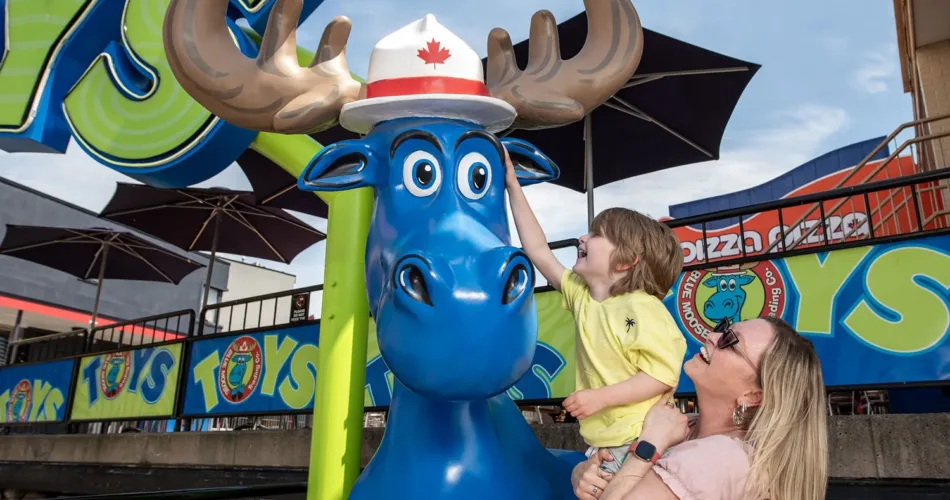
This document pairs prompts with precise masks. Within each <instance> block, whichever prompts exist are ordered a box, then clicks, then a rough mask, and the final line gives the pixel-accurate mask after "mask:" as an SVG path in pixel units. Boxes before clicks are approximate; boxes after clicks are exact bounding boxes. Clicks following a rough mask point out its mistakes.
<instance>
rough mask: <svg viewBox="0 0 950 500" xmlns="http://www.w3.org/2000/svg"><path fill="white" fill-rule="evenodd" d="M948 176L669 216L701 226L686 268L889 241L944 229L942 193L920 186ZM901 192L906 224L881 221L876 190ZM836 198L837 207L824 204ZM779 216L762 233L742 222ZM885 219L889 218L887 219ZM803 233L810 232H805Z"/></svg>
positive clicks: (937, 173)
mask: <svg viewBox="0 0 950 500" xmlns="http://www.w3.org/2000/svg"><path fill="white" fill-rule="evenodd" d="M947 179H950V169H941V170H933V171H929V172H923V173H919V174H912V175H907V176H903V177H899V178H896V179H888V180H883V181H877V182H871V183H866V184H859V185H855V186H848V187H843V188H838V189H833V190H830V191H824V192H820V193H814V194H809V195H804V196H798V197H794V198H785V199H781V200H776V201H771V202H767V203H760V204H756V205H750V206H746V207H740V208H735V209H730V210H722V211H719V212H713V213H709V214H704V215H699V216H695V217H686V218H682V219H673V220H669V221H667V222H666V224H667V225H669V226H670V227H672V228H679V227H691V228H693V229H694V230H697V231H701V233H702V237H701V239H699V240H697V241H696V242H683V243H684V245H685V246H686V247H689V248H690V251H691V252H694V254H693V255H689V252H687V254H688V255H687V256H686V259H687V264H686V266H685V269H687V270H689V269H698V268H704V267H709V266H710V265H715V266H727V265H734V264H742V263H746V262H754V261H760V260H768V259H776V258H780V257H790V256H793V255H799V254H806V253H814V252H819V251H826V250H831V249H834V248H848V247H853V246H864V245H871V244H875V243H886V242H889V241H898V240H902V239H908V238H916V237H920V236H922V235H925V234H942V233H945V232H948V230H950V225H948V224H947V221H946V220H945V218H944V217H940V216H939V215H940V214H941V213H945V211H946V206H945V202H944V201H943V199H942V198H933V199H930V198H923V197H921V192H922V191H924V190H926V189H928V188H931V187H933V186H934V185H937V184H940V183H943V182H946V181H947ZM894 191H898V192H903V193H905V195H902V197H901V199H900V200H899V203H900V207H902V208H898V209H897V210H898V216H900V218H901V219H906V221H902V222H904V223H903V224H892V223H883V224H882V220H883V219H884V216H882V215H881V214H880V212H876V213H874V212H871V210H868V208H869V207H873V206H874V205H873V204H872V203H871V202H870V200H871V198H872V197H874V196H879V195H881V194H884V195H887V194H890V193H893V192H894ZM841 200H845V201H846V202H849V203H850V204H851V205H852V206H853V207H854V210H853V211H843V210H840V208H841V207H842V204H841V203H839V202H840V201H841ZM830 203H834V204H835V207H836V208H835V210H826V209H825V208H824V207H825V206H826V205H827V204H830ZM809 206H815V207H817V208H818V210H819V212H820V217H819V218H817V219H800V220H802V222H800V223H799V224H797V225H792V226H787V225H785V224H784V222H783V221H784V220H789V219H790V217H787V212H788V211H791V210H793V209H798V210H801V209H802V208H803V207H809ZM759 215H764V216H771V215H775V216H777V217H776V218H777V220H778V225H777V226H776V227H775V228H773V229H772V230H771V231H769V234H768V235H766V236H763V235H762V234H760V233H758V232H755V231H746V228H745V227H744V226H745V225H746V224H749V223H750V220H751V219H752V218H753V217H754V216H759ZM731 219H737V220H738V223H737V224H733V225H732V226H730V227H728V228H726V229H717V230H715V232H714V234H712V235H710V234H709V233H710V231H712V230H711V229H710V226H716V225H715V224H714V223H716V222H720V221H728V220H731ZM885 222H886V221H885ZM803 234H808V235H809V237H807V238H803V237H802V235H803ZM690 245H692V246H690Z"/></svg>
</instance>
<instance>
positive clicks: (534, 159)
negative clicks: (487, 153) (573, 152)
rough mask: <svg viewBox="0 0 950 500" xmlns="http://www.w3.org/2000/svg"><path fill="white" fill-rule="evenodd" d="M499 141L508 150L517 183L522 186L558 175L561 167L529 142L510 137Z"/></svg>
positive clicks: (551, 178) (553, 178)
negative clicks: (516, 176)
mask: <svg viewBox="0 0 950 500" xmlns="http://www.w3.org/2000/svg"><path fill="white" fill-rule="evenodd" d="M501 143H502V144H503V145H504V146H505V149H507V150H508V156H509V157H510V158H511V164H512V165H513V166H514V167H515V173H516V174H517V175H518V183H519V184H521V185H522V186H530V185H531V184H538V183H541V182H548V181H553V180H555V179H557V178H558V177H560V175H561V169H559V168H558V166H557V165H555V164H554V162H553V161H551V159H550V158H548V157H547V156H545V155H544V153H542V152H541V151H540V150H538V148H536V147H535V146H534V145H532V144H531V143H528V142H525V141H522V140H520V139H515V138H512V137H504V138H502V139H501Z"/></svg>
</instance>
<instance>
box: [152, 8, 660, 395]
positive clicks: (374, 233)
mask: <svg viewBox="0 0 950 500" xmlns="http://www.w3.org/2000/svg"><path fill="white" fill-rule="evenodd" d="M227 3H228V2H227V0H172V2H171V6H170V7H169V10H168V14H167V16H166V22H165V27H164V29H165V46H166V51H167V53H168V60H169V62H170V65H171V68H172V70H173V71H174V73H175V75H176V77H177V78H178V81H179V82H180V83H181V85H182V87H184V88H185V90H186V91H188V92H189V93H190V94H191V95H192V96H193V97H194V98H195V99H196V100H197V101H198V102H200V103H202V104H203V105H204V106H205V107H206V108H207V109H209V110H210V111H211V112H213V113H214V114H216V115H218V116H219V117H221V118H223V119H224V120H226V121H229V122H231V123H233V124H236V125H238V126H242V127H246V128H252V129H256V130H262V131H270V132H279V133H285V134H294V133H310V132H314V131H317V130H321V129H325V128H328V127H330V126H333V125H335V124H337V123H342V124H343V126H344V127H346V128H349V129H350V130H354V131H356V132H360V133H364V134H367V135H366V136H365V137H363V138H361V139H358V140H350V141H343V142H339V143H335V144H331V145H328V146H327V147H325V148H324V149H323V150H322V151H320V153H319V154H317V155H316V156H315V157H314V158H313V159H312V160H311V161H310V163H309V165H308V166H307V168H306V169H305V171H304V172H303V174H302V175H301V176H300V179H299V183H298V186H299V187H300V188H301V189H303V190H308V191H338V190H347V189H353V188H358V187H364V186H370V187H373V188H374V191H375V195H376V208H375V212H374V214H373V220H372V223H371V227H370V233H369V239H368V242H367V254H366V264H365V265H366V281H367V290H368V294H369V303H370V309H371V312H372V314H373V317H374V318H375V319H376V321H377V332H378V333H377V335H378V339H379V346H380V352H381V354H382V356H383V358H384V360H385V361H386V364H387V365H388V367H389V368H390V369H391V370H392V372H393V374H394V375H395V377H396V378H397V379H398V380H399V381H400V382H401V383H402V384H404V385H405V386H406V387H408V388H409V389H411V390H412V391H413V392H415V393H417V394H421V395H424V396H427V397H431V398H435V399H446V400H454V401H458V400H474V399H484V398H487V397H490V396H494V395H496V394H500V393H502V392H504V391H505V390H506V389H508V388H509V387H511V386H512V385H514V383H515V382H517V381H518V380H519V379H520V378H521V377H522V376H523V375H524V373H525V372H526V371H527V370H528V369H529V367H530V364H531V360H532V357H533V355H534V350H535V346H536V342H537V312H536V308H535V304H534V299H533V286H534V268H533V266H532V264H531V262H530V261H529V259H528V257H527V255H525V254H524V253H523V252H522V251H521V250H519V249H517V248H514V247H512V246H511V242H510V238H509V227H508V219H507V215H506V208H505V195H504V190H505V163H504V157H505V150H507V151H508V153H509V154H510V157H511V159H512V162H513V164H514V167H515V170H516V173H517V176H518V179H519V181H520V182H521V183H522V184H523V185H527V184H532V183H538V182H545V181H549V180H552V179H555V178H557V176H558V174H559V170H558V167H557V166H556V165H555V164H554V163H553V162H552V161H551V160H550V159H548V158H547V157H546V156H545V155H544V154H543V153H542V152H540V151H538V149H537V148H536V147H534V146H532V145H531V144H529V143H527V142H524V141H521V140H517V139H513V138H499V137H498V136H496V135H495V133H498V132H501V131H502V130H505V129H509V128H521V129H537V128H546V127H556V126H561V125H565V124H568V123H572V122H575V121H577V120H580V119H582V118H583V117H584V116H585V115H586V114H587V113H589V112H590V111H592V110H593V109H594V108H596V107H597V106H599V105H601V104H603V102H604V101H606V100H607V99H608V98H609V97H610V96H611V95H613V94H614V93H615V92H616V91H617V90H618V89H620V88H621V87H622V86H623V85H624V84H625V83H627V81H628V80H629V79H630V77H631V76H632V75H633V73H634V71H635V70H636V68H637V65H638V64H639V60H640V55H641V53H642V46H643V44H642V40H643V36H642V31H641V28H640V22H639V18H638V17H637V13H636V11H635V9H634V8H633V5H631V4H630V1H629V0H585V5H586V7H587V10H588V23H589V26H590V27H591V29H589V31H588V36H587V41H586V43H585V45H584V48H583V49H582V50H581V52H580V53H579V54H578V55H577V56H575V57H573V58H571V59H569V60H563V59H562V58H561V55H560V50H559V42H558V36H557V25H556V22H555V20H554V16H553V15H552V14H551V13H550V12H548V11H540V12H538V13H536V14H535V15H534V17H533V18H532V23H531V34H530V47H531V52H530V55H529V61H528V66H527V68H526V69H525V70H521V69H519V67H518V64H517V62H516V60H515V54H514V49H513V47H512V44H511V39H510V37H509V35H508V33H507V32H505V31H504V30H502V29H497V28H496V29H495V30H492V32H491V33H490V34H489V37H488V70H487V82H486V81H485V79H483V76H482V66H481V60H480V58H479V57H478V56H477V55H475V52H474V51H472V50H471V49H470V48H468V46H467V45H465V43H464V42H462V41H461V40H459V39H457V37H455V36H454V35H452V34H451V33H449V32H448V30H445V29H444V28H442V27H441V26H439V25H438V23H437V22H436V21H435V18H434V17H432V16H426V18H425V19H422V20H420V21H418V22H417V23H413V24H411V25H409V26H407V27H406V28H403V29H402V30H400V31H397V32H395V33H393V34H392V35H390V36H389V37H386V38H385V39H384V40H383V41H381V42H380V44H379V45H377V47H376V49H375V50H374V52H373V56H372V58H371V62H370V71H369V74H368V78H367V81H368V84H361V83H358V82H357V81H355V80H354V79H353V78H351V76H350V73H349V70H348V68H347V64H346V61H345V47H346V41H347V38H348V36H349V32H350V22H349V20H348V19H346V18H344V17H337V18H335V19H334V20H332V21H331V22H330V23H329V25H328V26H327V27H326V29H325V31H324V33H323V37H322V39H321V41H320V45H319V47H318V48H317V50H316V54H315V56H314V59H313V61H312V62H311V63H310V65H309V66H307V67H301V66H300V65H299V64H298V62H297V53H296V36H295V29H296V23H297V20H298V17H299V13H300V9H301V2H300V0H284V1H278V2H277V3H276V5H275V6H274V9H273V13H272V14H271V18H270V19H269V20H268V25H267V29H266V31H265V33H264V35H263V39H262V41H261V48H260V52H259V54H258V55H257V57H256V59H251V58H248V57H246V56H244V55H243V54H242V53H241V52H240V51H239V49H238V47H237V46H236V44H235V43H234V41H233V38H232V34H231V33H230V32H229V29H228V26H227V24H226V23H225V18H224V14H225V10H226V8H227ZM433 32H434V33H437V34H438V36H439V37H440V39H439V40H436V39H435V37H434V36H431V35H430V33H433ZM430 38H432V41H431V42H430V40H429V39H430ZM407 40H409V41H408V42H407ZM436 42H438V43H436ZM413 44H415V45H413ZM417 50H418V58H416V54H417ZM399 54H403V56H402V57H403V58H402V59H399V57H400V55H399ZM427 54H428V55H427ZM412 72H416V73H412Z"/></svg>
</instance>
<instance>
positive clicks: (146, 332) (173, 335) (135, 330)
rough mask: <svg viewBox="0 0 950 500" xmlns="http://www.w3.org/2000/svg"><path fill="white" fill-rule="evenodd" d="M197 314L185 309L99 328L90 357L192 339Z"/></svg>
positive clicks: (94, 332)
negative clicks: (108, 352) (107, 352)
mask: <svg viewBox="0 0 950 500" xmlns="http://www.w3.org/2000/svg"><path fill="white" fill-rule="evenodd" d="M195 315H196V314H195V311H194V310H193V309H184V310H181V311H175V312H170V313H165V314H156V315H154V316H148V317H145V318H139V319H133V320H129V321H123V322H121V323H112V324H108V325H103V326H98V327H96V328H94V329H93V330H92V333H91V334H90V335H89V344H88V348H87V350H86V352H87V353H97V352H104V351H112V350H115V349H124V348H130V347H142V346H147V345H152V344H161V343H164V342H171V341H173V340H184V339H186V338H188V337H191V335H192V333H193V332H194V328H195Z"/></svg>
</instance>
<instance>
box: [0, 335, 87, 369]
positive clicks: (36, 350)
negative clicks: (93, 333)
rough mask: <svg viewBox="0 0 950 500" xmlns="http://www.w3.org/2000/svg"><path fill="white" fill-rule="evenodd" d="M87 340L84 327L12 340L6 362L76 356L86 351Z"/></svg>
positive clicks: (26, 361)
mask: <svg viewBox="0 0 950 500" xmlns="http://www.w3.org/2000/svg"><path fill="white" fill-rule="evenodd" d="M88 342H89V331H88V330H86V329H85V328H77V329H75V330H71V331H68V332H63V333H53V334H50V335H43V336H42V337H34V338H29V339H19V340H14V341H11V342H10V343H9V345H8V347H7V356H8V359H7V364H9V365H13V364H20V363H32V362H36V361H52V360H54V359H61V358H67V357H70V356H76V355H79V354H83V353H84V352H86V346H87V344H88Z"/></svg>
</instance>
